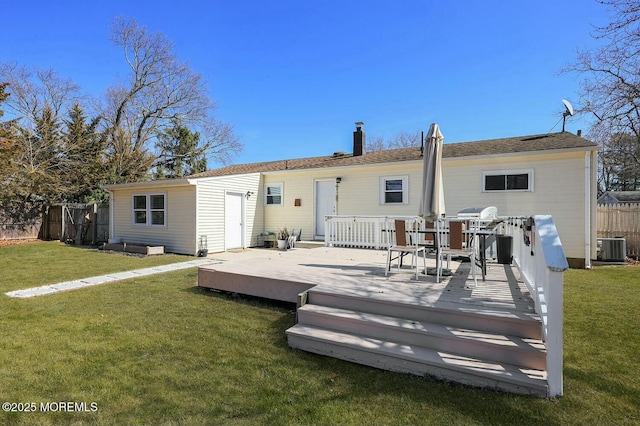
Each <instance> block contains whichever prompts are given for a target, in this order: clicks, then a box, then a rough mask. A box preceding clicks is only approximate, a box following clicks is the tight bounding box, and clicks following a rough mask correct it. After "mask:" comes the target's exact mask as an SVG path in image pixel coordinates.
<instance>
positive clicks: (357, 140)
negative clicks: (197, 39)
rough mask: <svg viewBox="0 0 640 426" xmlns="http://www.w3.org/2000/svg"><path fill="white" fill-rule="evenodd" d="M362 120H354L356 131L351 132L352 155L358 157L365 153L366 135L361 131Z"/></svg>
mask: <svg viewBox="0 0 640 426" xmlns="http://www.w3.org/2000/svg"><path fill="white" fill-rule="evenodd" d="M363 125H364V122H362V121H356V131H355V132H353V156H354V157H358V156H360V155H364V153H365V141H366V140H367V136H366V135H365V134H364V132H363V131H362V126H363Z"/></svg>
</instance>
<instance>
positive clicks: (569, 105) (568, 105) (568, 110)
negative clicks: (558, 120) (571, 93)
mask: <svg viewBox="0 0 640 426" xmlns="http://www.w3.org/2000/svg"><path fill="white" fill-rule="evenodd" d="M562 103H563V104H564V107H565V108H566V109H567V112H565V114H568V115H573V107H572V106H571V103H569V101H568V100H566V99H563V100H562Z"/></svg>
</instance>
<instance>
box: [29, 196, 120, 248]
mask: <svg viewBox="0 0 640 426" xmlns="http://www.w3.org/2000/svg"><path fill="white" fill-rule="evenodd" d="M42 228H43V229H42V238H43V239H50V240H60V241H65V242H72V243H75V244H98V243H102V242H107V240H108V238H109V205H108V204H56V205H52V206H49V207H47V209H46V211H45V213H44V219H43V223H42Z"/></svg>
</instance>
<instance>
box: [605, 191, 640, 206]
mask: <svg viewBox="0 0 640 426" xmlns="http://www.w3.org/2000/svg"><path fill="white" fill-rule="evenodd" d="M612 199H615V200H618V202H620V203H638V202H640V191H607V192H605V193H604V194H602V195H601V196H600V198H598V203H605V202H607V200H612Z"/></svg>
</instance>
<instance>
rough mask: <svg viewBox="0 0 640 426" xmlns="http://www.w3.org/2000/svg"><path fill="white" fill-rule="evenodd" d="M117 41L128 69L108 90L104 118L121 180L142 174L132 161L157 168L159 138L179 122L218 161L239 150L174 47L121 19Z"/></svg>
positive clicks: (115, 32)
mask: <svg viewBox="0 0 640 426" xmlns="http://www.w3.org/2000/svg"><path fill="white" fill-rule="evenodd" d="M112 40H113V42H114V43H115V44H116V45H118V46H120V47H121V48H122V51H123V54H124V58H125V61H126V63H127V66H128V69H129V74H128V76H127V78H126V80H125V81H123V82H121V83H120V84H117V85H115V86H113V87H111V88H109V89H108V90H107V93H106V103H105V105H104V109H103V113H102V115H103V117H104V119H105V123H106V126H107V129H106V130H107V133H108V134H109V144H110V149H111V155H112V156H113V157H114V158H116V159H119V161H117V162H116V163H115V164H116V168H115V169H114V173H115V175H116V179H118V178H122V177H125V176H132V175H133V174H136V175H140V173H139V172H136V173H133V171H132V170H131V167H132V166H135V164H136V162H135V161H133V162H132V161H128V160H127V159H131V157H136V158H140V157H142V158H144V159H145V160H147V161H144V162H143V165H145V166H148V165H150V164H152V163H153V157H154V155H155V154H156V152H155V148H156V142H157V139H156V136H157V135H158V134H160V133H162V132H164V131H165V130H166V129H168V128H170V127H171V126H172V122H174V121H177V122H179V123H181V125H184V126H186V127H189V128H191V129H195V130H196V131H198V132H200V133H201V135H202V136H203V138H202V139H203V145H204V151H205V152H207V154H208V155H209V156H213V157H214V158H215V159H216V160H218V161H221V160H226V159H228V157H229V156H232V155H233V154H234V153H236V152H238V151H239V150H240V144H239V143H238V141H237V139H236V138H235V137H234V136H233V132H232V131H231V127H230V126H228V125H226V124H224V123H221V122H219V121H218V120H216V118H215V117H214V116H213V112H214V110H215V103H214V102H213V101H212V100H211V99H210V98H209V96H208V91H207V88H206V86H205V83H204V81H203V79H202V76H201V75H200V74H198V73H196V72H194V71H193V70H192V69H191V68H190V67H189V65H188V64H186V63H184V62H181V61H180V60H179V59H178V58H177V57H176V55H175V54H174V52H173V44H172V43H171V41H169V40H168V39H167V38H166V37H165V36H164V35H163V34H161V33H151V32H149V31H148V30H147V29H146V28H144V27H142V26H140V25H139V24H138V23H137V22H136V21H134V20H130V19H124V18H119V19H117V20H116V21H115V23H114V25H113V28H112ZM149 160H150V161H149ZM125 163H126V164H125ZM146 171H148V169H146V170H144V172H145V173H146Z"/></svg>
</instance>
